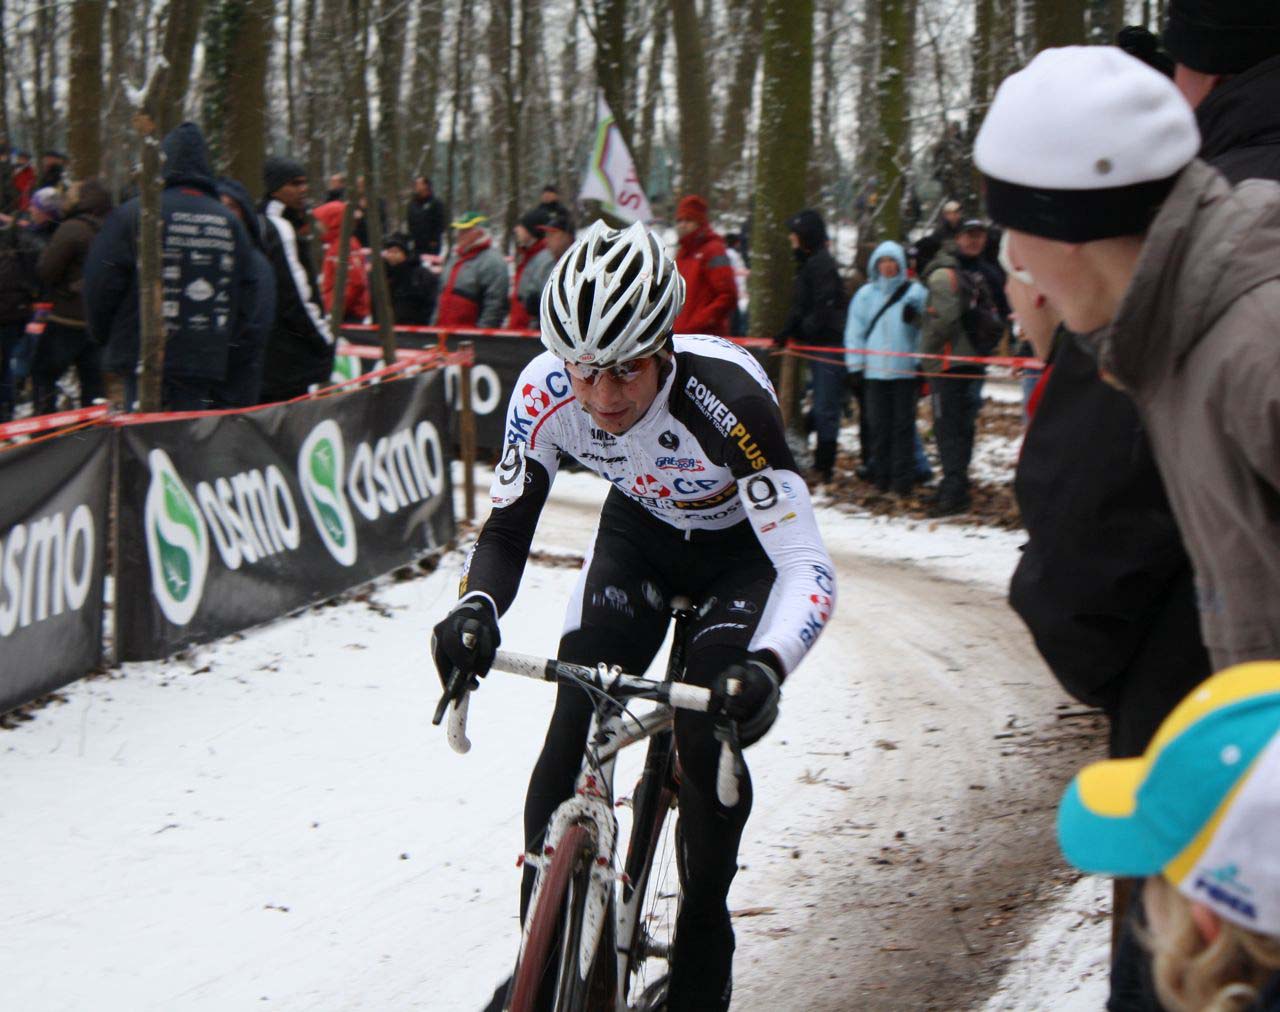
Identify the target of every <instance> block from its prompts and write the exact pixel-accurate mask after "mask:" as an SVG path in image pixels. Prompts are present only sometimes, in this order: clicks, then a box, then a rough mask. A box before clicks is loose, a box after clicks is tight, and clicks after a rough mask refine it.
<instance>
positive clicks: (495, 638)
mask: <svg viewBox="0 0 1280 1012" xmlns="http://www.w3.org/2000/svg"><path fill="white" fill-rule="evenodd" d="M464 637H465V642H464ZM501 642H502V636H501V634H500V633H499V632H498V616H497V613H496V612H495V611H494V608H493V604H492V603H491V602H490V601H489V599H488V598H485V597H469V598H466V599H465V600H463V601H460V602H458V604H457V605H455V606H454V609H453V611H451V612H449V614H448V615H446V616H445V617H444V619H443V620H442V621H441V622H440V623H439V624H438V625H437V626H436V627H435V629H433V630H432V631H431V653H432V656H433V657H434V658H435V662H436V673H437V674H439V676H440V682H441V684H443V685H444V687H445V688H448V687H449V678H450V676H451V675H452V674H453V671H454V669H455V668H458V669H460V670H462V671H464V672H466V673H467V674H469V675H473V676H479V677H481V678H483V677H484V676H485V675H487V674H488V673H489V668H490V666H491V665H492V664H493V656H494V654H495V653H497V650H498V644H499V643H501ZM475 684H476V683H475V679H474V678H473V679H472V687H474V686H475Z"/></svg>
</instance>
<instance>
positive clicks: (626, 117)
mask: <svg viewBox="0 0 1280 1012" xmlns="http://www.w3.org/2000/svg"><path fill="white" fill-rule="evenodd" d="M592 2H593V3H594V5H595V13H596V83H597V84H598V86H599V87H600V90H601V91H603V92H604V100H605V101H606V102H608V103H609V108H610V110H612V112H613V118H614V121H615V122H616V123H617V125H618V130H619V131H620V132H621V134H622V140H623V142H624V143H625V144H626V145H627V148H628V150H630V149H631V147H632V144H631V140H632V137H631V106H630V103H629V102H628V101H627V96H628V94H629V93H630V90H631V59H630V56H631V54H630V53H629V52H628V51H627V0H592Z"/></svg>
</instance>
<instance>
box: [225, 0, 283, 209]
mask: <svg viewBox="0 0 1280 1012" xmlns="http://www.w3.org/2000/svg"><path fill="white" fill-rule="evenodd" d="M273 8H274V4H273V2H272V0H243V3H242V9H241V11H240V16H239V18H238V19H237V23H236V30H235V32H234V34H233V35H232V44H231V47H230V49H231V53H232V54H233V56H234V58H233V59H232V60H231V61H230V62H229V65H228V67H227V108H226V121H225V123H224V125H223V128H222V129H223V137H224V149H225V150H226V153H227V172H228V173H229V174H230V175H231V176H233V177H234V178H236V179H238V180H240V182H242V183H243V184H244V185H245V186H246V187H247V188H248V190H249V192H250V193H251V194H253V196H254V197H255V198H256V197H259V196H261V192H260V191H261V188H262V162H263V158H264V156H265V154H266V150H265V149H266V142H267V64H268V62H269V59H270V53H271V27H272V21H273V20H274V9H273Z"/></svg>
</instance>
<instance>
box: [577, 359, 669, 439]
mask: <svg viewBox="0 0 1280 1012" xmlns="http://www.w3.org/2000/svg"><path fill="white" fill-rule="evenodd" d="M635 363H636V364H637V365H638V366H639V367H640V368H639V369H638V371H636V373H635V375H634V376H633V377H632V378H631V379H629V380H620V379H618V378H617V377H616V376H615V375H614V374H613V373H612V372H611V371H609V370H607V369H606V370H604V371H603V372H601V373H600V374H599V375H598V376H597V377H596V379H595V382H594V383H588V382H587V381H586V380H583V379H579V378H578V377H577V376H574V375H573V373H572V372H570V373H569V382H570V383H571V384H572V385H573V396H574V397H576V398H577V399H578V403H579V404H581V405H582V407H583V410H585V411H586V412H587V414H589V415H590V416H591V420H592V421H593V422H595V424H596V426H597V427H599V428H601V429H604V431H605V432H609V433H612V434H613V435H615V436H620V435H622V433H624V432H626V431H627V430H628V429H629V428H631V426H633V425H635V423H636V422H638V421H639V420H640V419H641V418H643V417H644V413H645V412H646V411H648V410H649V405H651V404H652V403H653V399H654V398H655V397H657V396H658V381H659V378H660V377H661V374H662V370H661V368H660V366H659V359H658V356H657V355H649V356H648V357H646V358H641V359H636V360H635Z"/></svg>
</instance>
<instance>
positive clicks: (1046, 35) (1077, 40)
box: [1035, 0, 1085, 52]
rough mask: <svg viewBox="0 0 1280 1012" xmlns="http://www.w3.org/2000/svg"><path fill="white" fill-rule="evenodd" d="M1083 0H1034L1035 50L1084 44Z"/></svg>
mask: <svg viewBox="0 0 1280 1012" xmlns="http://www.w3.org/2000/svg"><path fill="white" fill-rule="evenodd" d="M1084 8H1085V0H1035V18H1036V52H1039V51H1040V50H1042V49H1049V48H1052V47H1057V46H1083V45H1084Z"/></svg>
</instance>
